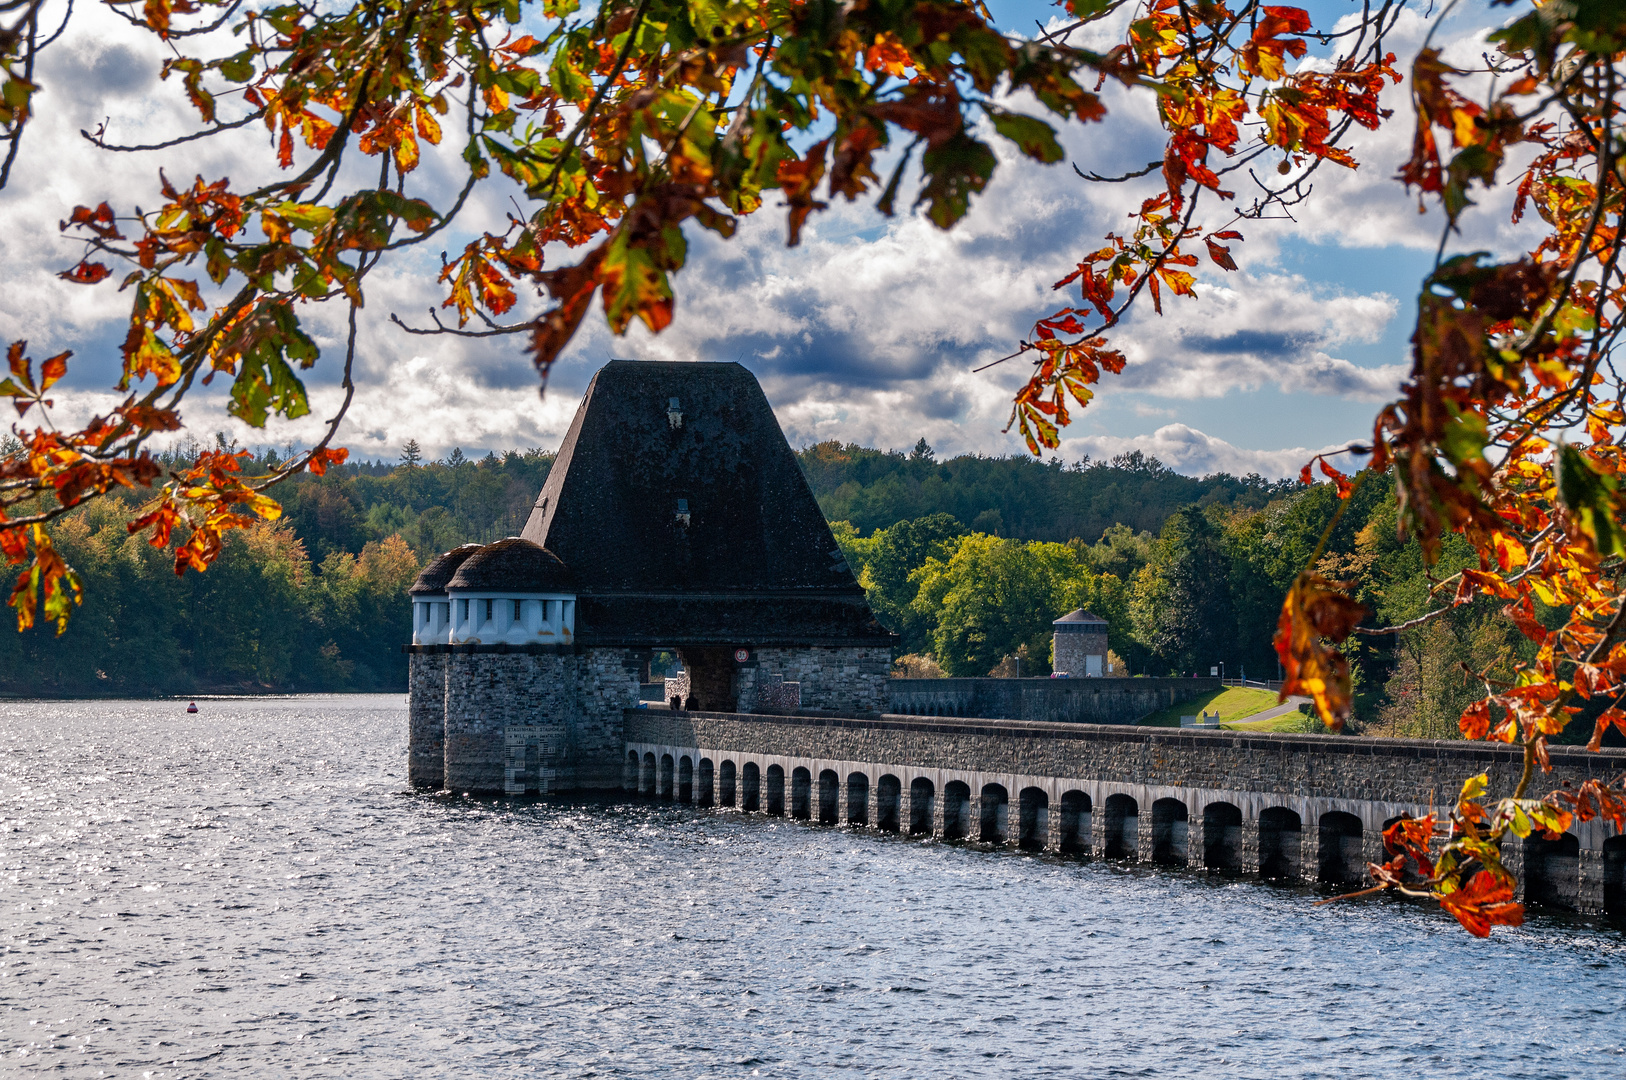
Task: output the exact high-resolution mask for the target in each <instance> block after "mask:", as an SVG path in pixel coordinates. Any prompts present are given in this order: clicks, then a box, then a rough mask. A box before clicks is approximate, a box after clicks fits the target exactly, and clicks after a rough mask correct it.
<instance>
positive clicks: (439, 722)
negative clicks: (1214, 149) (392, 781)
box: [407, 653, 447, 789]
mask: <svg viewBox="0 0 1626 1080" xmlns="http://www.w3.org/2000/svg"><path fill="white" fill-rule="evenodd" d="M446 659H447V657H446V654H445V653H412V654H411V655H409V656H408V657H407V686H408V690H409V693H408V697H407V712H408V727H407V780H408V782H410V783H411V784H412V785H413V786H414V787H428V788H436V789H438V788H440V787H441V786H442V785H443V784H444V783H445V780H446V775H445V764H446Z"/></svg>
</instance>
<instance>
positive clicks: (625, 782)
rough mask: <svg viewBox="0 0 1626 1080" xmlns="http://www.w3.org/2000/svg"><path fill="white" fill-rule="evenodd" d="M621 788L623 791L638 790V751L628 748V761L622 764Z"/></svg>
mask: <svg viewBox="0 0 1626 1080" xmlns="http://www.w3.org/2000/svg"><path fill="white" fill-rule="evenodd" d="M621 788H622V790H623V791H637V790H638V751H636V750H628V751H627V760H626V763H625V764H623V765H622V766H621Z"/></svg>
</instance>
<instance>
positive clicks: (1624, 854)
mask: <svg viewBox="0 0 1626 1080" xmlns="http://www.w3.org/2000/svg"><path fill="white" fill-rule="evenodd" d="M1603 913H1604V914H1605V915H1608V916H1611V917H1613V918H1617V919H1619V918H1626V836H1611V837H1610V838H1609V839H1607V840H1605V841H1604V842H1603Z"/></svg>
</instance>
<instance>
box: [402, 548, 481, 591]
mask: <svg viewBox="0 0 1626 1080" xmlns="http://www.w3.org/2000/svg"><path fill="white" fill-rule="evenodd" d="M479 550H480V545H479V544H464V545H463V546H462V547H457V548H453V549H452V550H450V551H448V552H446V554H444V555H437V556H436V557H435V558H433V559H431V560H430V562H429V565H428V566H426V567H424V568H423V569H422V570H421V571H419V572H418V577H417V580H415V581H414V582H413V583H412V588H410V589H408V590H407V594H408V595H410V596H439V595H441V594H442V593H444V592H445V591H446V583H447V582H448V581H450V580H452V575H453V574H455V573H457V568H458V567H460V566H462V565H463V563H464V562H465V561H466V560H467V559H468V557H469V556H470V555H473V554H474V553H475V552H476V551H479Z"/></svg>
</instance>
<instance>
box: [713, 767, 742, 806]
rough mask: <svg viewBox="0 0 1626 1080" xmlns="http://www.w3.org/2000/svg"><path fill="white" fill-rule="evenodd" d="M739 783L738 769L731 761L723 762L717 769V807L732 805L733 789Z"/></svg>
mask: <svg viewBox="0 0 1626 1080" xmlns="http://www.w3.org/2000/svg"><path fill="white" fill-rule="evenodd" d="M738 782H739V767H738V766H737V765H735V764H734V763H733V762H732V761H724V762H723V763H722V764H721V765H720V766H718V767H717V805H718V806H733V805H734V795H735V792H734V788H735V786H736V785H737V784H738Z"/></svg>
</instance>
